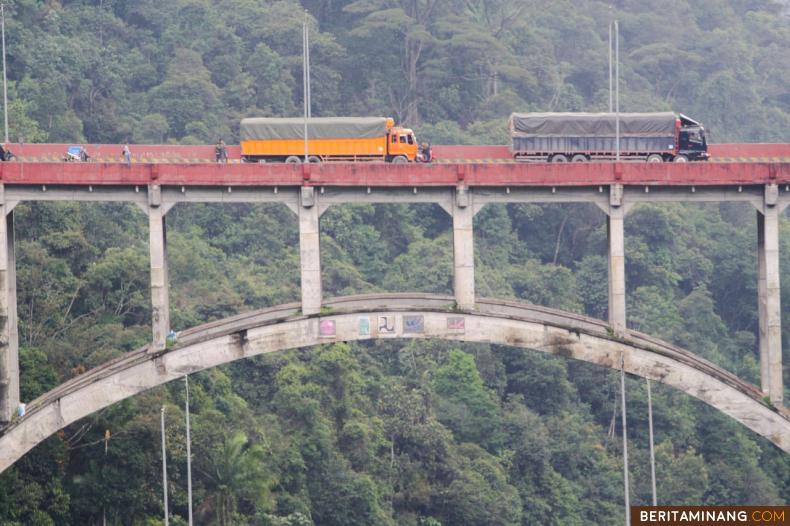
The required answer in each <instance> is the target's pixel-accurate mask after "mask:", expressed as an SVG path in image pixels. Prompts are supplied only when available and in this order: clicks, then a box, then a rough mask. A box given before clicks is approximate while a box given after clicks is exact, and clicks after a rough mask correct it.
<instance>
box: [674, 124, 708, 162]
mask: <svg viewBox="0 0 790 526" xmlns="http://www.w3.org/2000/svg"><path fill="white" fill-rule="evenodd" d="M677 155H678V156H681V155H682V156H685V157H686V158H687V159H688V160H689V161H706V160H708V158H709V157H710V155H709V154H708V141H707V139H706V138H705V128H703V127H702V125H701V124H700V123H698V122H697V121H695V120H693V119H690V118H689V117H686V116H685V115H683V114H681V115H680V133H679V137H678V152H677Z"/></svg>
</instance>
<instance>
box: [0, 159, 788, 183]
mask: <svg viewBox="0 0 790 526" xmlns="http://www.w3.org/2000/svg"><path fill="white" fill-rule="evenodd" d="M0 182H2V183H4V184H7V185H14V184H28V185H30V184H34V185H44V184H46V185H94V186H108V185H116V186H117V185H141V186H142V185H148V184H158V185H173V186H302V185H307V186H346V187H437V186H457V185H465V186H478V187H483V186H488V187H503V186H507V187H511V186H557V187H559V186H590V185H611V184H624V185H654V186H690V185H698V186H706V185H760V184H790V162H781V163H685V164H672V163H666V164H664V163H656V164H648V163H577V164H548V163H537V164H531V163H511V164H466V163H454V164H451V163H447V164H432V165H415V164H401V165H392V164H384V163H360V164H351V163H337V164H335V163H332V164H329V163H328V164H320V165H294V164H229V165H218V164H211V163H205V164H153V163H146V164H143V163H138V164H133V165H132V166H125V165H123V164H119V163H40V162H35V163H33V162H31V163H28V162H24V163H16V162H9V163H2V164H0Z"/></svg>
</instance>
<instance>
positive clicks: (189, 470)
mask: <svg viewBox="0 0 790 526" xmlns="http://www.w3.org/2000/svg"><path fill="white" fill-rule="evenodd" d="M184 385H185V387H186V401H185V403H184V405H185V407H184V412H185V413H186V415H187V496H188V499H189V526H192V438H191V437H190V436H189V376H184Z"/></svg>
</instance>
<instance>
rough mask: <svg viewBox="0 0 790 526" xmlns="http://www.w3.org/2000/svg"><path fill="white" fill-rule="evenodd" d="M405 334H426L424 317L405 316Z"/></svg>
mask: <svg viewBox="0 0 790 526" xmlns="http://www.w3.org/2000/svg"><path fill="white" fill-rule="evenodd" d="M403 332H404V333H405V334H422V333H423V332H425V318H424V317H423V316H404V317H403Z"/></svg>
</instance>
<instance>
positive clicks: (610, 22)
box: [609, 6, 614, 113]
mask: <svg viewBox="0 0 790 526" xmlns="http://www.w3.org/2000/svg"><path fill="white" fill-rule="evenodd" d="M612 97H613V92H612V6H609V113H612V111H613V110H614V108H613V98H612Z"/></svg>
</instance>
